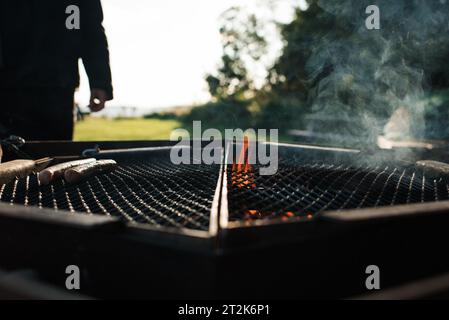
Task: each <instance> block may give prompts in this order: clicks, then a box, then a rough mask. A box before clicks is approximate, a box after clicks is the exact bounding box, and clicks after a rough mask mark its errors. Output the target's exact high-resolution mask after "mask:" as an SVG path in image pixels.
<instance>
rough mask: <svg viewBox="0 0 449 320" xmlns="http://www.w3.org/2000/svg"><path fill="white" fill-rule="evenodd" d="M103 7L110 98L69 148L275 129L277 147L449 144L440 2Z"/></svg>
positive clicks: (448, 75) (287, 0)
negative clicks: (376, 11)
mask: <svg viewBox="0 0 449 320" xmlns="http://www.w3.org/2000/svg"><path fill="white" fill-rule="evenodd" d="M371 2H373V1H351V0H342V1H338V3H336V2H335V1H326V0H222V1H208V0H190V1H183V0H164V1H151V2H149V1H145V0H133V1H132V5H131V3H130V2H126V1H123V0H107V1H103V7H104V14H105V21H104V26H105V28H106V32H107V35H108V39H109V44H110V51H111V66H112V72H113V81H114V87H115V99H114V101H112V102H110V103H109V104H108V107H107V108H106V110H104V111H103V112H101V113H100V114H96V115H95V116H93V115H89V114H87V108H86V107H85V106H87V104H88V97H89V90H88V83H87V78H86V77H85V75H83V76H82V85H81V87H80V89H79V92H77V95H76V102H77V104H78V105H79V107H80V110H81V112H80V114H79V121H78V123H77V126H76V130H75V139H76V140H139V139H145V140H147V139H168V138H169V136H170V133H171V131H172V130H173V129H175V128H181V127H184V128H186V129H189V128H191V126H192V121H193V120H201V121H203V129H205V128H206V127H214V128H219V129H224V128H242V129H245V128H267V129H269V128H277V129H279V130H280V136H281V140H283V141H288V142H291V141H299V142H308V141H312V142H314V143H316V142H319V143H322V144H329V145H344V146H354V145H360V144H367V143H369V144H372V143H375V142H378V140H379V137H382V138H383V139H386V141H390V140H394V141H396V140H405V141H428V140H432V141H434V140H445V139H447V138H448V137H449V131H448V129H447V128H446V127H447V126H446V121H447V120H449V117H448V112H447V106H448V103H447V100H448V99H447V97H448V96H449V95H448V93H447V88H448V87H449V80H448V79H449V69H448V68H447V67H444V65H445V63H446V62H447V58H448V57H449V50H448V48H449V44H448V36H447V35H448V34H449V33H448V32H446V31H449V30H448V28H449V27H448V24H447V20H448V19H447V18H448V16H449V14H448V13H449V11H448V4H446V1H444V0H436V1H433V0H429V1H405V0H398V1H386V0H384V1H382V0H381V1H374V2H376V4H378V6H379V7H380V9H381V29H380V30H367V29H366V27H365V20H366V18H367V16H368V15H367V14H366V12H365V9H366V6H368V5H370V4H372V3H371Z"/></svg>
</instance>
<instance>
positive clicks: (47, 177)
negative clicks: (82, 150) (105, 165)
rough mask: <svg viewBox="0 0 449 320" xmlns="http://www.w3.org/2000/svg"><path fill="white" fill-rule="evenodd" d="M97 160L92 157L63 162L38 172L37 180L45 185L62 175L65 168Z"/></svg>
mask: <svg viewBox="0 0 449 320" xmlns="http://www.w3.org/2000/svg"><path fill="white" fill-rule="evenodd" d="M95 161H97V160H96V159H94V158H90V159H84V160H76V161H70V162H64V163H60V164H57V165H54V166H52V167H49V168H47V169H45V170H43V171H41V172H39V182H40V184H42V185H47V184H50V183H52V182H53V181H55V180H57V179H59V178H61V177H63V176H64V172H66V170H68V169H71V168H75V167H78V166H81V165H85V164H89V163H93V162H95Z"/></svg>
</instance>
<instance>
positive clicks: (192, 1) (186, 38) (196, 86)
mask: <svg viewBox="0 0 449 320" xmlns="http://www.w3.org/2000/svg"><path fill="white" fill-rule="evenodd" d="M256 3H257V0H128V1H126V0H103V9H104V14H105V21H104V26H105V28H106V33H107V35H108V39H109V46H110V52H111V67H112V74H113V82H114V88H115V99H114V101H112V102H110V103H109V105H110V106H133V107H138V108H145V109H158V108H163V107H172V106H180V105H192V104H197V103H202V102H206V101H208V99H209V98H210V97H209V94H208V91H207V85H206V84H205V81H204V75H205V74H207V73H208V72H211V71H213V70H214V69H215V68H216V66H217V64H218V63H219V61H220V57H221V53H222V51H221V50H222V48H221V43H220V35H219V33H218V30H219V21H218V18H219V16H220V14H221V13H222V12H223V11H225V10H226V9H228V8H230V7H232V6H234V5H255V4H256ZM88 99H89V89H88V82H87V78H86V76H85V74H84V71H82V79H81V88H80V92H79V93H77V101H78V102H79V103H80V105H81V106H86V105H87V103H88Z"/></svg>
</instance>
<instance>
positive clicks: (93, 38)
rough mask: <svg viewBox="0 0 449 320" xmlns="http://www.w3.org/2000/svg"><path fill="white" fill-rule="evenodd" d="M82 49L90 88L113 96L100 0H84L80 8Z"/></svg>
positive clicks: (82, 57) (109, 96)
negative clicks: (101, 90) (104, 91)
mask: <svg viewBox="0 0 449 320" xmlns="http://www.w3.org/2000/svg"><path fill="white" fill-rule="evenodd" d="M80 11H81V12H80V17H81V33H82V51H81V59H82V60H83V64H84V67H85V68H86V73H87V76H88V77H89V84H90V87H91V88H98V89H103V90H106V92H107V93H108V98H109V99H110V100H112V98H113V88H112V77H111V68H110V63H109V48H108V40H107V38H106V34H105V30H104V28H103V25H102V23H103V9H102V7H101V1H100V0H84V1H83V3H82V7H81V8H80Z"/></svg>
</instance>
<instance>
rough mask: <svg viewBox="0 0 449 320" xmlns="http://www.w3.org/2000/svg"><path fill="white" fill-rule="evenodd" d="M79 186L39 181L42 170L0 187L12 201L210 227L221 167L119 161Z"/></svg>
mask: <svg viewBox="0 0 449 320" xmlns="http://www.w3.org/2000/svg"><path fill="white" fill-rule="evenodd" d="M119 164H120V166H119V168H118V169H117V170H115V171H114V172H110V173H107V174H102V175H98V176H95V177H92V178H90V179H88V180H86V181H84V182H81V183H79V184H77V185H67V184H65V183H64V181H63V180H61V181H58V182H55V183H54V184H52V185H49V186H39V185H38V180H37V176H36V175H31V176H29V177H27V178H24V179H16V180H15V181H14V182H11V183H9V184H7V185H3V186H0V200H1V201H2V202H7V203H10V204H22V205H27V206H37V207H40V208H52V209H54V210H58V211H60V210H67V211H70V212H80V213H86V214H94V213H95V214H104V215H111V216H116V217H119V218H121V219H123V220H125V221H128V222H131V223H141V224H150V225H154V226H167V227H176V228H190V229H197V230H208V228H209V219H210V211H211V206H212V201H213V197H214V193H215V188H216V186H217V181H218V176H219V166H206V165H174V164H172V163H171V162H170V159H169V158H168V157H157V158H154V157H153V158H148V157H147V159H146V160H139V161H135V162H129V161H125V162H119Z"/></svg>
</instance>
